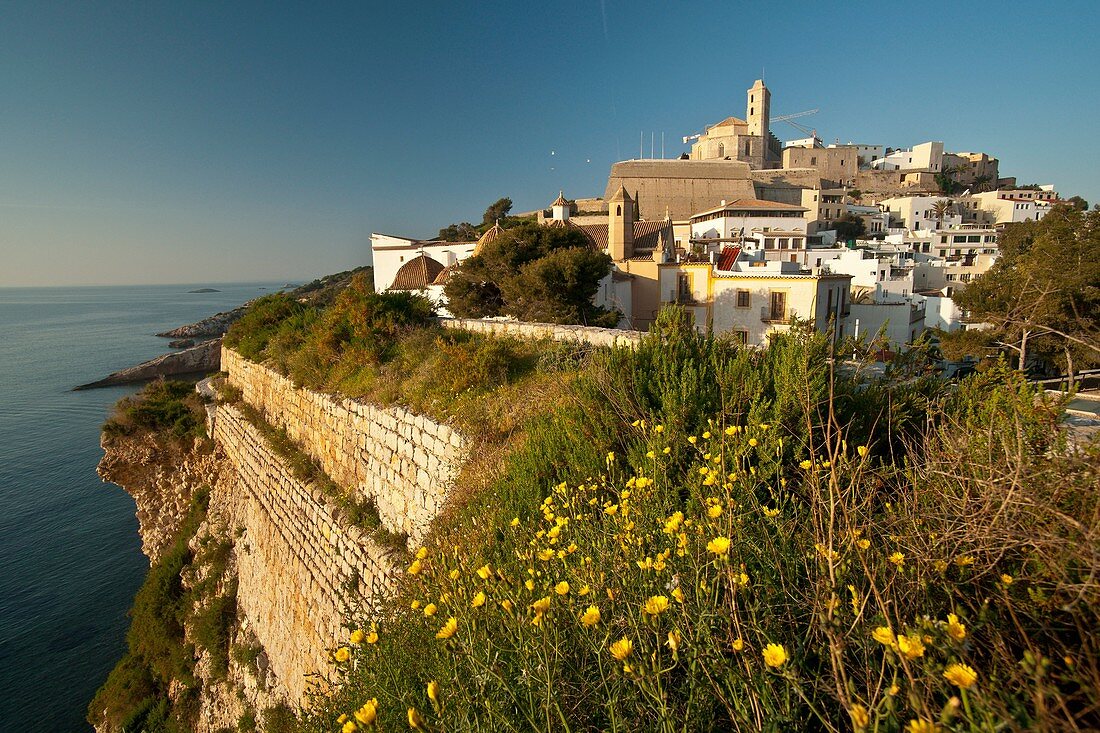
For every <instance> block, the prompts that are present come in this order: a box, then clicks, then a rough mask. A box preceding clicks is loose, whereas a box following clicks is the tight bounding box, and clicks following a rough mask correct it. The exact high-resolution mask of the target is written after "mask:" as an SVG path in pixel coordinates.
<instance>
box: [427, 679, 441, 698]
mask: <svg viewBox="0 0 1100 733" xmlns="http://www.w3.org/2000/svg"><path fill="white" fill-rule="evenodd" d="M428 699H429V700H431V701H432V702H434V703H438V702H439V683H438V682H436V681H435V680H432V681H431V682H429V683H428Z"/></svg>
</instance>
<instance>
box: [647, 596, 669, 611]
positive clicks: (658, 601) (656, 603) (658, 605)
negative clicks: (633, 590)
mask: <svg viewBox="0 0 1100 733" xmlns="http://www.w3.org/2000/svg"><path fill="white" fill-rule="evenodd" d="M642 610H643V611H644V612H645V613H647V614H649V615H650V616H659V615H660V614H662V613H664V612H665V611H666V610H668V596H650V597H649V598H647V599H646V602H645V606H644V607H643V608H642Z"/></svg>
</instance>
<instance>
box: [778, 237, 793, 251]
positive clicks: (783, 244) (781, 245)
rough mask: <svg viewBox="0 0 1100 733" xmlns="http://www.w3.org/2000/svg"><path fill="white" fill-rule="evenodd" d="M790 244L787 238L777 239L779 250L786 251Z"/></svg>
mask: <svg viewBox="0 0 1100 733" xmlns="http://www.w3.org/2000/svg"><path fill="white" fill-rule="evenodd" d="M790 242H791V240H789V239H788V238H786V237H780V238H779V249H787V245H788V244H790Z"/></svg>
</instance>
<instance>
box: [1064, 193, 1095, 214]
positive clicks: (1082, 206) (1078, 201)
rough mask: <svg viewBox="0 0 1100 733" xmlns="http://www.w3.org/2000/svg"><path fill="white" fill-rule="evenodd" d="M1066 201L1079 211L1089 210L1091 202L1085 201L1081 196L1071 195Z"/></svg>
mask: <svg viewBox="0 0 1100 733" xmlns="http://www.w3.org/2000/svg"><path fill="white" fill-rule="evenodd" d="M1066 203H1067V204H1069V205H1070V206H1072V207H1073V208H1075V209H1077V210H1078V211H1088V210H1089V202H1088V201H1085V200H1084V199H1083V198H1081V197H1080V196H1070V197H1069V198H1068V199H1066Z"/></svg>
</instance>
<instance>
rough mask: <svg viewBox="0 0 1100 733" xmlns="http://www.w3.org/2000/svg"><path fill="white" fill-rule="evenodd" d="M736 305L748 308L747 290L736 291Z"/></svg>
mask: <svg viewBox="0 0 1100 733" xmlns="http://www.w3.org/2000/svg"><path fill="white" fill-rule="evenodd" d="M737 307H738V308H748V307H749V291H748V290H738V291H737Z"/></svg>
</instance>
